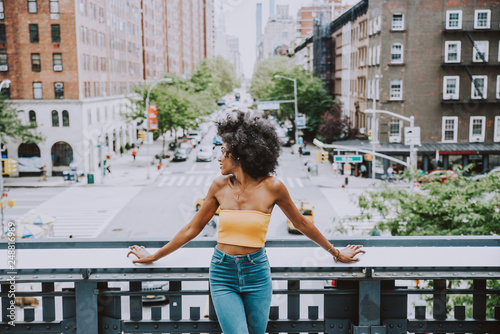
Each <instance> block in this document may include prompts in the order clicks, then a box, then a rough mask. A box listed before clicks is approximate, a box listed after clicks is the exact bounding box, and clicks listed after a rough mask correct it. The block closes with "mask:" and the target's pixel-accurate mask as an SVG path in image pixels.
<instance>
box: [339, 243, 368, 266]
mask: <svg viewBox="0 0 500 334" xmlns="http://www.w3.org/2000/svg"><path fill="white" fill-rule="evenodd" d="M361 247H363V246H362V245H347V247H346V248H343V249H341V250H340V249H339V252H340V255H339V261H340V262H344V263H351V262H356V261H359V258H355V256H356V255H358V254H360V253H363V254H364V253H366V252H365V251H364V250H362V249H360V248H361Z"/></svg>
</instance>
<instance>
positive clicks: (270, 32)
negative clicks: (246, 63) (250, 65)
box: [262, 5, 297, 59]
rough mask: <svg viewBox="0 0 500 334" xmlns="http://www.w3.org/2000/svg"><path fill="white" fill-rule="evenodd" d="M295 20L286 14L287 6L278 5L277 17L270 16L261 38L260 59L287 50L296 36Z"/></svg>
mask: <svg viewBox="0 0 500 334" xmlns="http://www.w3.org/2000/svg"><path fill="white" fill-rule="evenodd" d="M296 24H297V23H296V22H295V19H293V18H292V17H290V16H289V14H288V5H278V6H277V15H276V16H275V17H274V18H272V16H270V18H269V20H268V22H267V24H266V27H265V28H264V35H263V36H262V59H266V58H269V57H272V56H273V55H275V54H276V53H277V52H280V51H281V52H282V50H285V51H286V50H287V49H288V47H289V46H290V44H291V43H292V42H293V41H294V40H295V38H296V36H297V27H296Z"/></svg>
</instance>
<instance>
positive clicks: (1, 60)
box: [0, 52, 9, 72]
mask: <svg viewBox="0 0 500 334" xmlns="http://www.w3.org/2000/svg"><path fill="white" fill-rule="evenodd" d="M8 70H9V63H8V61H7V53H5V52H2V53H0V72H6V71H8Z"/></svg>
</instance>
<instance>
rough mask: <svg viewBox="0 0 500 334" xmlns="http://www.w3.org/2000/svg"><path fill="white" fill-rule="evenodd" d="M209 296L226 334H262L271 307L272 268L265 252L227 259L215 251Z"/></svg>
mask: <svg viewBox="0 0 500 334" xmlns="http://www.w3.org/2000/svg"><path fill="white" fill-rule="evenodd" d="M209 277H210V294H211V296H212V301H213V303H214V307H215V312H216V313H217V318H218V319H219V324H220V326H221V328H222V331H223V332H224V333H226V334H245V333H251V334H264V333H265V331H266V327H267V321H268V319H269V309H270V307H271V296H272V281H271V268H270V266H269V261H268V260H267V255H266V251H265V249H264V248H262V249H261V250H259V251H257V252H255V253H252V254H248V255H229V254H226V253H224V252H222V251H220V250H218V249H217V247H216V248H215V251H214V255H213V257H212V261H211V263H210V276H209Z"/></svg>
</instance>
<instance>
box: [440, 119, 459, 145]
mask: <svg viewBox="0 0 500 334" xmlns="http://www.w3.org/2000/svg"><path fill="white" fill-rule="evenodd" d="M457 125H458V117H457V116H452V117H449V116H448V117H446V116H445V117H443V123H442V141H443V142H444V143H446V142H448V143H454V142H456V141H457V132H458V131H457V130H458V129H457V128H458V127H457Z"/></svg>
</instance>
